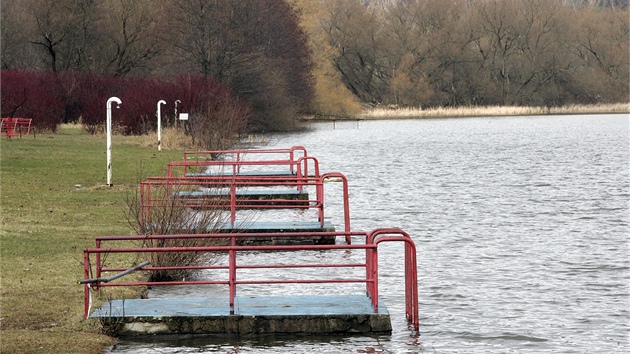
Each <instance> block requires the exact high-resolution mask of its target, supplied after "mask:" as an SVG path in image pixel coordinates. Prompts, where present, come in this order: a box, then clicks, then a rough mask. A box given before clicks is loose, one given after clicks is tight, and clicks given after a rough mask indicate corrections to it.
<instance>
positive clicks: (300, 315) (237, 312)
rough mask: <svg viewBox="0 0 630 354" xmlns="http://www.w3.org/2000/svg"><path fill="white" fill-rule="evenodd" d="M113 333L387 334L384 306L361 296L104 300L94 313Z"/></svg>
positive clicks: (218, 334)
mask: <svg viewBox="0 0 630 354" xmlns="http://www.w3.org/2000/svg"><path fill="white" fill-rule="evenodd" d="M90 317H91V318H98V319H100V320H101V322H102V323H103V324H104V325H105V326H106V327H107V328H108V329H109V330H110V331H113V333H114V334H115V335H118V336H134V335H146V334H151V335H172V334H177V335H182V334H190V335H217V336H230V337H253V336H260V335H267V334H275V335H278V334H327V335H329V334H356V333H365V334H369V333H380V334H388V333H391V331H392V327H391V321H390V316H389V312H388V311H387V308H386V307H385V305H384V304H383V303H382V301H379V306H378V311H377V312H375V311H374V309H373V307H372V304H371V300H370V299H369V298H368V297H367V296H366V295H317V296H256V297H241V296H237V297H235V298H234V310H233V311H230V307H229V306H228V302H227V299H226V298H153V299H127V300H110V301H108V302H106V303H104V304H103V305H102V306H101V307H100V308H98V309H96V310H95V311H94V312H93V313H92V314H91V315H90Z"/></svg>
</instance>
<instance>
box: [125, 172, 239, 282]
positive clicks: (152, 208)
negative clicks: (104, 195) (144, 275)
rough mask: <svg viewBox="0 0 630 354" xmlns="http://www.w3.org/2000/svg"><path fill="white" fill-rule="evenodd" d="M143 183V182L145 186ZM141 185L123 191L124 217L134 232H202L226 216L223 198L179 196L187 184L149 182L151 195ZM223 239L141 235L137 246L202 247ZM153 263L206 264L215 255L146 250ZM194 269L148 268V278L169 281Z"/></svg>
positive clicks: (185, 189)
mask: <svg viewBox="0 0 630 354" xmlns="http://www.w3.org/2000/svg"><path fill="white" fill-rule="evenodd" d="M145 187H146V186H145ZM144 192H146V190H144V191H143V190H142V188H141V186H139V187H137V188H135V189H134V190H133V191H131V192H129V193H127V195H126V196H125V203H126V205H127V214H126V218H127V221H128V222H129V225H130V226H131V228H132V229H133V230H134V232H135V233H136V234H138V235H178V234H204V233H214V232H216V230H217V228H218V225H219V224H220V223H222V222H224V221H225V219H226V218H227V217H226V215H225V212H224V211H223V210H222V208H221V204H223V203H224V202H225V200H223V199H222V198H220V197H216V198H215V197H213V198H197V199H191V198H188V197H182V195H184V194H185V193H189V192H191V188H190V187H186V186H183V185H180V184H169V183H162V184H154V185H151V189H150V193H151V199H150V200H148V198H147V196H146V195H144V196H143V195H142V193H144ZM226 242H227V239H216V238H214V239H212V238H175V239H149V238H147V239H144V240H143V241H141V242H140V244H139V245H138V246H139V247H203V246H215V245H220V244H225V243H226ZM147 257H148V260H149V261H150V262H151V265H152V266H153V267H186V266H198V265H207V264H211V263H212V262H214V261H216V257H217V256H216V255H215V254H212V253H208V252H153V253H148V255H147ZM195 272H196V270H195V269H164V270H157V271H152V272H151V274H150V276H149V280H150V281H173V280H182V279H186V278H188V279H189V278H190V277H191V276H193V275H194V273H195Z"/></svg>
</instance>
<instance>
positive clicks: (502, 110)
mask: <svg viewBox="0 0 630 354" xmlns="http://www.w3.org/2000/svg"><path fill="white" fill-rule="evenodd" d="M605 113H630V103H614V104H597V105H570V106H563V107H516V106H488V107H472V106H471V107H445V108H443V107H438V108H428V109H422V108H374V109H370V110H368V111H366V112H363V113H361V114H359V115H358V116H357V118H361V119H383V118H446V117H485V116H520V115H545V114H605Z"/></svg>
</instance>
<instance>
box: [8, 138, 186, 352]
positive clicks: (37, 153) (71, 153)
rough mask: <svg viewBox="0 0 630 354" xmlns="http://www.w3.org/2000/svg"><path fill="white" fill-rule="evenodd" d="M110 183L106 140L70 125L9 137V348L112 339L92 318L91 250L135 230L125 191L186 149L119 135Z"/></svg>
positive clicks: (83, 348) (75, 347) (43, 348)
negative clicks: (87, 302) (87, 303)
mask: <svg viewBox="0 0 630 354" xmlns="http://www.w3.org/2000/svg"><path fill="white" fill-rule="evenodd" d="M112 140H113V148H112V182H113V184H114V186H113V187H108V186H106V182H107V168H106V145H105V144H106V141H105V137H104V136H101V137H94V136H90V135H87V134H84V133H83V132H82V131H81V129H80V128H79V127H73V126H65V127H63V128H62V129H61V130H60V131H59V132H58V133H57V134H37V135H36V136H35V137H34V136H28V137H23V138H21V139H20V138H17V139H15V138H14V139H11V140H7V139H6V138H5V137H2V138H1V140H0V197H1V204H0V205H1V209H2V210H1V215H2V216H1V220H2V226H1V229H0V326H1V327H0V330H1V333H0V352H2V353H32V352H44V353H100V352H102V351H103V349H104V348H105V347H106V346H107V345H109V344H111V338H109V337H107V336H105V335H103V334H101V333H100V329H99V327H98V325H97V324H95V323H94V322H93V321H91V320H84V319H83V288H82V286H79V285H77V280H79V279H81V278H82V277H83V264H82V261H83V258H82V257H83V249H84V248H87V247H93V246H94V238H95V237H96V236H104V235H127V234H130V233H131V228H130V227H129V225H128V223H127V220H126V218H125V217H124V213H125V210H126V208H127V207H126V204H125V202H124V195H125V193H126V192H127V191H129V190H130V189H131V188H132V187H133V186H135V185H136V184H137V183H138V182H139V181H140V180H141V179H143V177H144V176H146V175H164V174H165V170H166V164H167V163H168V162H169V161H180V160H182V150H163V151H161V152H158V151H157V149H155V148H152V147H146V146H143V145H146V144H144V143H143V142H142V141H141V140H142V138H133V137H132V138H129V137H122V136H114V137H113V139H112Z"/></svg>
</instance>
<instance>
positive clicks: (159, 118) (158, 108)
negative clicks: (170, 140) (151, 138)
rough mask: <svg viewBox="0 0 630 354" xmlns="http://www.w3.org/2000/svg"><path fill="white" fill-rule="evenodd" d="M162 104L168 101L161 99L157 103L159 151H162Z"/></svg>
mask: <svg viewBox="0 0 630 354" xmlns="http://www.w3.org/2000/svg"><path fill="white" fill-rule="evenodd" d="M161 104H166V101H164V100H159V101H158V103H157V131H158V151H162V110H161V109H160V105H161Z"/></svg>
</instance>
